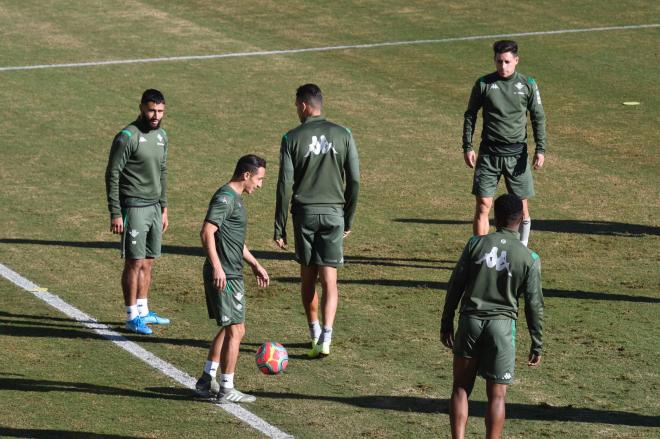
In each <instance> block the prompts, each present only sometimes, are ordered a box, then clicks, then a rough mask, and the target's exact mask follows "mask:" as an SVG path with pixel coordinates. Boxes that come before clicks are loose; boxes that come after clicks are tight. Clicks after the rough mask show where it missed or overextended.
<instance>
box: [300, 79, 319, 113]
mask: <svg viewBox="0 0 660 439" xmlns="http://www.w3.org/2000/svg"><path fill="white" fill-rule="evenodd" d="M296 102H305V103H307V104H310V105H311V106H313V107H316V108H320V107H322V106H323V92H322V91H321V89H320V88H319V86H318V85H316V84H305V85H301V86H300V87H298V89H297V90H296Z"/></svg>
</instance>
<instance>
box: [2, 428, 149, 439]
mask: <svg viewBox="0 0 660 439" xmlns="http://www.w3.org/2000/svg"><path fill="white" fill-rule="evenodd" d="M0 437H25V438H34V439H52V438H58V439H137V438H140V437H141V436H123V435H119V434H104V433H91V432H88V431H68V430H38V429H36V428H9V427H3V426H0Z"/></svg>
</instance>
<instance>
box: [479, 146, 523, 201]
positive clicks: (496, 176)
mask: <svg viewBox="0 0 660 439" xmlns="http://www.w3.org/2000/svg"><path fill="white" fill-rule="evenodd" d="M502 175H504V183H505V184H506V189H507V191H508V192H509V193H510V194H515V195H517V196H518V197H520V198H522V199H527V198H531V197H533V196H534V179H533V177H532V170H531V167H530V165H529V163H527V152H523V153H521V154H518V155H514V156H498V155H489V154H483V155H482V154H480V155H479V158H477V165H476V166H475V169H474V180H473V181H472V194H473V195H476V196H477V197H482V198H489V197H494V196H495V192H497V184H498V183H499V181H500V177H501V176H502Z"/></svg>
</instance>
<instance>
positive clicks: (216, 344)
mask: <svg viewBox="0 0 660 439" xmlns="http://www.w3.org/2000/svg"><path fill="white" fill-rule="evenodd" d="M224 341H225V328H222V329H221V330H220V331H218V333H217V334H216V336H215V338H214V339H213V341H212V342H211V348H210V349H209V355H208V357H206V359H207V360H209V361H213V362H214V363H220V353H221V352H222V345H223V344H224Z"/></svg>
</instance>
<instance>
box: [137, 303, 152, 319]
mask: <svg viewBox="0 0 660 439" xmlns="http://www.w3.org/2000/svg"><path fill="white" fill-rule="evenodd" d="M137 310H138V313H139V314H140V317H146V316H147V314H149V306H148V305H147V299H138V300H137Z"/></svg>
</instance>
